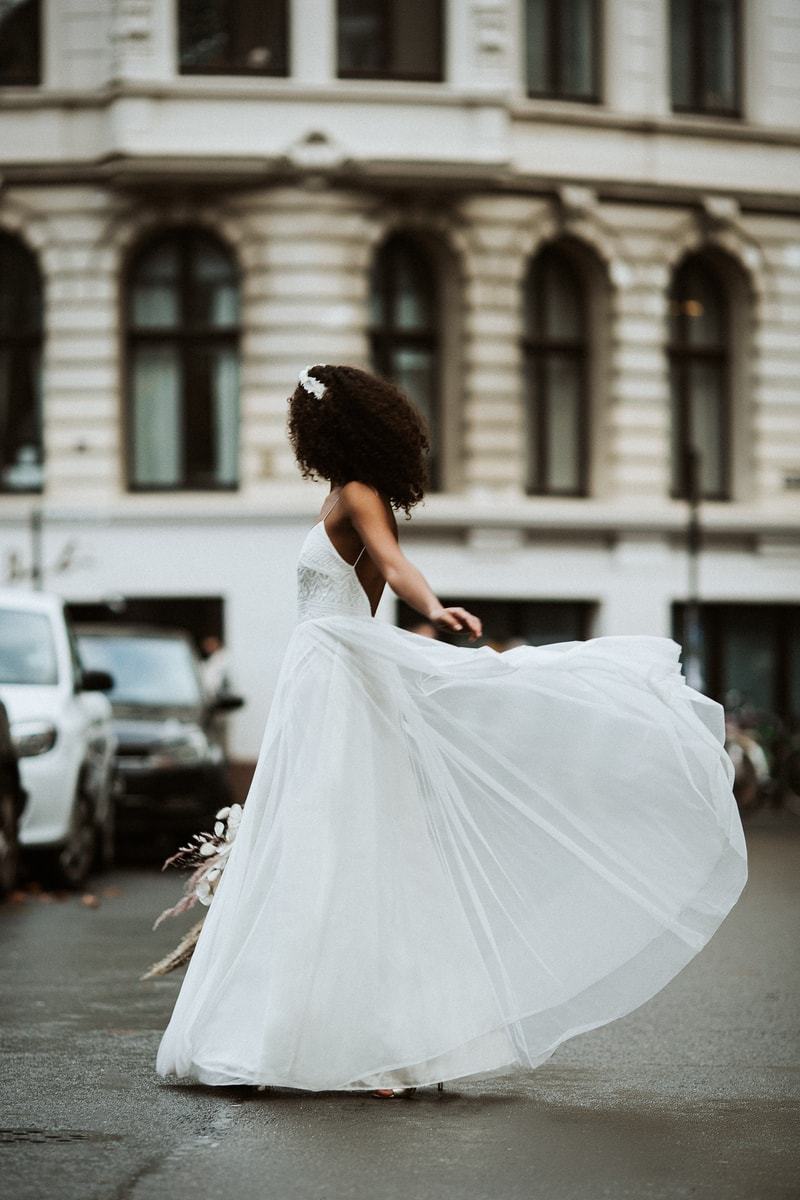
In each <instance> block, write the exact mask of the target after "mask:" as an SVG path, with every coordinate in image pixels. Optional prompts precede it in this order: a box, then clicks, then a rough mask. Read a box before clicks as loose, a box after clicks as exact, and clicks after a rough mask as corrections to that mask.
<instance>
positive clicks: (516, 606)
mask: <svg viewBox="0 0 800 1200" xmlns="http://www.w3.org/2000/svg"><path fill="white" fill-rule="evenodd" d="M442 604H444V605H445V607H450V606H451V605H459V606H460V607H461V608H466V609H468V610H469V611H470V612H473V613H475V615H476V616H478V617H480V619H481V621H482V622H483V632H484V636H483V643H485V644H487V645H490V646H493V647H494V648H495V649H496V650H506V649H510V648H511V647H512V646H518V645H529V646H546V645H549V644H551V643H553V642H570V641H575V640H581V641H582V640H584V639H585V638H588V637H591V633H590V628H591V624H592V618H593V611H594V605H593V604H592V603H591V602H589V601H583V600H482V599H480V598H471V597H469V596H459V597H457V598H454V597H442ZM397 623H398V625H400V626H401V627H402V628H403V629H414V630H415V631H417V632H421V633H422V632H426V630H425V629H424V628H423V627H424V626H425V625H426V624H427V623H426V621H425V618H424V617H422V616H420V614H419V613H417V612H415V611H414V610H413V609H412V608H409V606H408V605H407V604H405V603H403V601H402V600H399V601H398V608H397ZM440 636H442V638H443V640H444V637H445V635H440ZM447 640H448V641H450V640H459V641H460V640H464V641H466V639H451V638H449V637H448V638H447ZM470 644H471V645H477V643H470Z"/></svg>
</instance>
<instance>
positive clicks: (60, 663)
mask: <svg viewBox="0 0 800 1200" xmlns="http://www.w3.org/2000/svg"><path fill="white" fill-rule="evenodd" d="M112 682H113V681H112V679H111V677H110V676H109V675H108V674H106V673H104V672H96V671H90V670H86V669H84V666H83V664H82V663H81V661H80V658H79V655H78V650H77V646H76V643H75V638H74V634H73V633H72V630H71V628H70V626H69V623H68V621H67V618H66V615H65V611H64V602H63V600H62V599H61V597H60V596H56V595H52V594H49V593H45V592H26V591H22V590H20V589H16V588H4V589H0V700H2V702H3V703H4V704H5V707H6V709H7V711H8V715H9V717H10V720H11V736H12V740H13V742H14V745H15V747H16V751H17V755H18V756H19V759H20V772H21V776H22V785H23V787H24V788H25V790H26V792H27V793H28V803H27V805H26V807H25V811H24V813H23V816H22V822H21V825H20V830H19V837H20V844H21V846H22V850H23V853H24V855H25V857H26V858H28V859H29V860H30V862H31V865H32V866H33V868H34V870H35V871H36V872H37V873H39V874H42V875H44V877H45V878H46V879H47V880H48V881H50V882H52V883H55V884H56V885H57V886H61V887H69V888H77V887H81V886H83V884H84V882H85V880H86V878H87V876H88V874H89V872H90V871H91V869H92V868H93V867H94V866H98V865H99V866H103V865H108V864H109V863H110V862H111V860H112V857H113V825H114V806H113V797H112V783H113V760H114V747H115V738H114V729H113V723H112V713H111V704H110V703H109V701H108V698H107V697H106V696H105V695H103V692H104V691H105V690H106V689H108V688H109V687H110V686H111V684H112Z"/></svg>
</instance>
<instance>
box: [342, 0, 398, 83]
mask: <svg viewBox="0 0 800 1200" xmlns="http://www.w3.org/2000/svg"><path fill="white" fill-rule="evenodd" d="M386 33H387V30H386V22H385V11H384V5H383V4H382V3H380V2H376V0H339V74H340V75H342V74H358V75H361V74H366V75H371V74H374V75H380V74H382V73H383V72H384V71H386V70H387V69H388V56H387V44H386V43H387V38H386Z"/></svg>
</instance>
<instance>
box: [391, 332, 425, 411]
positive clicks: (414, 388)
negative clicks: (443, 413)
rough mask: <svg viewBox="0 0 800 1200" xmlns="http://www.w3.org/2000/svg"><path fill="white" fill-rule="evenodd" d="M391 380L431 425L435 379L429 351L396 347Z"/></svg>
mask: <svg viewBox="0 0 800 1200" xmlns="http://www.w3.org/2000/svg"><path fill="white" fill-rule="evenodd" d="M392 378H393V379H394V380H395V382H396V383H397V385H398V387H400V388H401V389H402V390H403V391H404V392H407V393H408V396H409V398H410V399H411V400H413V402H414V403H415V404H416V406H417V408H419V409H420V410H421V412H422V413H423V414H424V415H425V418H426V419H427V421H428V423H429V424H431V425H432V424H433V418H434V413H435V394H436V379H435V368H434V356H433V354H432V353H431V352H430V350H424V349H423V350H417V349H413V348H411V347H397V348H396V349H395V351H394V353H393V355H392Z"/></svg>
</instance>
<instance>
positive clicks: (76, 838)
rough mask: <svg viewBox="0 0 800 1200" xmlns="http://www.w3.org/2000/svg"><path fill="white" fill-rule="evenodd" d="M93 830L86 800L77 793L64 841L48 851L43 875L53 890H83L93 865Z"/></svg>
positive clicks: (87, 799)
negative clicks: (53, 886)
mask: <svg viewBox="0 0 800 1200" xmlns="http://www.w3.org/2000/svg"><path fill="white" fill-rule="evenodd" d="M96 844H97V828H96V826H95V823H94V812H93V810H92V804H91V801H90V800H89V797H88V796H87V795H86V794H85V793H84V792H81V791H79V792H78V794H77V795H76V797H75V803H74V804H73V806H72V817H71V819H70V824H69V832H68V834H67V838H66V841H64V842H62V844H61V845H60V846H58V847H56V848H55V849H54V850H51V851H49V852H48V854H47V856H46V858H45V863H44V873H45V875H46V877H47V880H48V882H52V883H53V884H55V886H56V887H63V888H70V889H77V888H80V887H83V885H84V884H85V882H86V879H87V877H88V875H89V872H90V871H91V869H92V864H93V863H94V858H95V853H96Z"/></svg>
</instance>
